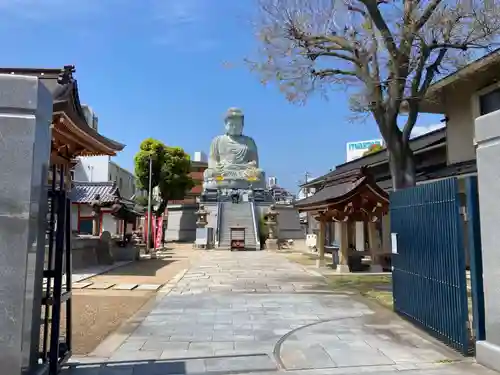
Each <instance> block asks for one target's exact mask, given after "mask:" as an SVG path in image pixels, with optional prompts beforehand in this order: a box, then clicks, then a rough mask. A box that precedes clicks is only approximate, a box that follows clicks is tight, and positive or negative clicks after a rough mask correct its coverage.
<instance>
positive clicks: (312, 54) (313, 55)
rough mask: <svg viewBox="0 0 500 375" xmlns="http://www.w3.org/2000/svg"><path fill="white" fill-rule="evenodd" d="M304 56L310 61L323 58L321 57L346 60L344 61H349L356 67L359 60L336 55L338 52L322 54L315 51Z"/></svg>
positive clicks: (339, 54)
mask: <svg viewBox="0 0 500 375" xmlns="http://www.w3.org/2000/svg"><path fill="white" fill-rule="evenodd" d="M305 55H306V56H307V57H308V58H309V59H311V60H312V61H314V60H316V59H317V58H318V57H323V56H327V57H336V58H338V59H342V60H346V61H350V62H352V63H354V64H356V65H358V64H359V60H358V59H356V58H354V57H351V56H347V55H343V54H341V53H338V52H328V51H324V52H320V51H316V52H307V53H305Z"/></svg>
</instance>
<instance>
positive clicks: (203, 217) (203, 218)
mask: <svg viewBox="0 0 500 375" xmlns="http://www.w3.org/2000/svg"><path fill="white" fill-rule="evenodd" d="M195 214H196V216H197V217H198V219H197V220H196V225H198V228H205V227H206V226H207V224H208V219H207V216H208V215H209V214H210V212H208V211H207V210H206V209H205V206H204V205H202V204H201V205H200V208H199V209H198V211H196V212H195Z"/></svg>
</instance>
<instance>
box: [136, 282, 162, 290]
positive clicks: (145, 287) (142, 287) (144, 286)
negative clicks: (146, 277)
mask: <svg viewBox="0 0 500 375" xmlns="http://www.w3.org/2000/svg"><path fill="white" fill-rule="evenodd" d="M161 287H162V285H161V284H140V285H139V286H137V288H135V290H147V291H153V292H154V291H157V290H158V289H160V288H161Z"/></svg>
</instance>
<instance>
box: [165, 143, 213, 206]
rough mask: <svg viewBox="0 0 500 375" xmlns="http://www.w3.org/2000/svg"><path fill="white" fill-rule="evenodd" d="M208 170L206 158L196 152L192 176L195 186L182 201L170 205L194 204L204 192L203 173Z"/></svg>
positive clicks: (174, 201) (192, 162) (172, 202)
mask: <svg viewBox="0 0 500 375" xmlns="http://www.w3.org/2000/svg"><path fill="white" fill-rule="evenodd" d="M207 168H208V163H207V161H206V157H204V154H203V153H202V152H195V154H194V158H193V160H191V173H190V176H191V178H192V179H193V180H194V182H195V186H194V187H193V188H192V189H191V191H190V192H189V193H187V194H186V196H185V197H184V199H182V200H173V201H170V202H169V204H194V203H196V202H197V200H198V198H199V197H200V196H201V192H202V191H203V186H202V185H203V172H205V170H206V169H207Z"/></svg>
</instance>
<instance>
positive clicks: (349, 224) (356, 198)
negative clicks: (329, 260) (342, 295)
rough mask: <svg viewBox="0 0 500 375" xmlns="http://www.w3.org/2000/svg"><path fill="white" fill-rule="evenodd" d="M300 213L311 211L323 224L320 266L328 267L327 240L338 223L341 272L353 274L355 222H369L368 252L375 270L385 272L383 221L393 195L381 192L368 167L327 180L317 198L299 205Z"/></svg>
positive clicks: (308, 199) (311, 197) (338, 266)
mask: <svg viewBox="0 0 500 375" xmlns="http://www.w3.org/2000/svg"><path fill="white" fill-rule="evenodd" d="M295 207H296V208H297V209H298V210H299V212H309V213H311V214H312V216H313V217H314V218H315V219H316V220H317V221H318V222H319V233H318V244H317V247H318V252H319V265H323V264H324V259H325V238H326V230H327V226H328V225H329V223H332V222H333V223H335V226H336V227H335V232H337V233H338V236H337V238H338V239H339V241H338V242H339V243H338V245H339V251H338V255H339V256H338V264H337V271H339V272H349V265H348V262H349V257H350V255H351V252H352V250H353V243H354V242H353V241H355V238H354V237H355V232H356V227H355V223H362V224H363V223H366V226H367V229H368V251H367V253H368V254H369V255H370V257H371V269H372V271H377V272H378V271H381V266H380V255H381V235H380V224H379V223H380V221H381V220H382V217H383V216H384V215H387V212H388V209H389V196H388V194H387V192H386V191H384V190H383V189H381V188H380V187H379V186H378V185H377V183H376V182H375V180H374V179H373V177H372V176H371V175H370V173H369V172H368V170H367V168H365V167H361V168H358V169H355V170H350V171H348V172H345V173H342V174H338V175H335V176H332V177H330V178H327V179H325V180H324V182H323V186H321V187H320V188H319V190H318V191H317V192H316V194H314V195H313V196H310V197H308V198H305V199H302V200H300V201H298V202H296V204H295Z"/></svg>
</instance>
